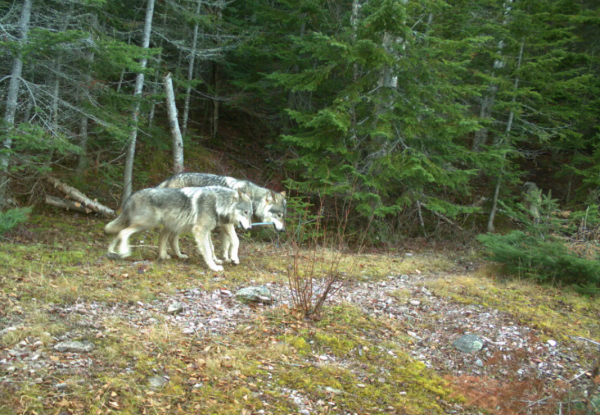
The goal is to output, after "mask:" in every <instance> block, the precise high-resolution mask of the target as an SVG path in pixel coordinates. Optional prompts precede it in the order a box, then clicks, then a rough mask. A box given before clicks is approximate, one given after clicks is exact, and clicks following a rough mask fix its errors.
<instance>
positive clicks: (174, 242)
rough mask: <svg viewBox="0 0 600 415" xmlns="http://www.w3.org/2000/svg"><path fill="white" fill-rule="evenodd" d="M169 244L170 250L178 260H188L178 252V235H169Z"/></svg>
mask: <svg viewBox="0 0 600 415" xmlns="http://www.w3.org/2000/svg"><path fill="white" fill-rule="evenodd" d="M169 243H170V245H171V249H172V250H173V252H174V253H175V255H176V256H177V258H180V259H188V258H189V257H188V256H187V255H185V254H182V253H181V251H180V250H179V234H178V233H175V232H173V233H172V234H170V235H169Z"/></svg>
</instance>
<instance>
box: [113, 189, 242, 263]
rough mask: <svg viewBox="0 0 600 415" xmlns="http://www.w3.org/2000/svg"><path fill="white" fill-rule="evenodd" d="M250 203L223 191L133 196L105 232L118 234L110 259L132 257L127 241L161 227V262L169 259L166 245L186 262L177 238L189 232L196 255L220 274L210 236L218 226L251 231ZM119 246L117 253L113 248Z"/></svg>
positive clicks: (147, 192)
mask: <svg viewBox="0 0 600 415" xmlns="http://www.w3.org/2000/svg"><path fill="white" fill-rule="evenodd" d="M251 218H252V203H251V201H250V198H249V196H248V195H246V194H245V193H243V192H241V191H239V190H237V191H236V190H232V189H228V188H225V187H218V186H209V187H203V188H197V187H196V188H194V187H186V188H182V189H156V188H153V189H143V190H140V191H138V192H136V193H134V194H133V195H132V196H131V197H130V198H129V200H127V203H126V204H125V207H124V208H123V212H121V214H120V215H119V217H118V218H117V219H115V220H114V221H112V222H110V223H109V224H108V225H106V227H105V228H104V231H105V232H106V233H108V234H117V236H116V237H115V238H114V239H113V241H112V242H111V243H110V245H109V247H108V256H109V257H111V258H115V257H116V258H126V257H128V256H129V255H131V250H130V247H129V237H130V236H131V235H133V234H135V233H138V232H142V231H145V230H149V229H153V228H155V227H157V226H158V225H161V224H162V225H163V229H162V231H161V232H160V236H159V238H158V254H159V258H160V259H169V258H170V257H169V255H167V249H166V245H167V241H170V243H171V248H172V249H173V252H174V253H175V255H177V256H178V257H179V258H187V256H185V255H183V254H182V253H181V252H180V250H179V235H180V234H181V233H183V232H190V231H191V232H192V234H193V235H194V238H195V240H196V244H197V246H198V251H199V252H200V254H201V255H202V257H203V259H204V261H205V262H206V264H207V265H208V267H209V268H210V269H212V270H213V271H222V270H223V267H221V266H220V265H219V264H220V261H219V260H216V256H215V255H214V248H213V246H212V241H211V238H210V233H211V231H213V230H214V229H215V228H216V227H217V226H220V227H224V226H227V227H231V229H233V227H234V226H239V227H242V228H243V229H250V228H251V227H252V224H251ZM117 243H118V244H119V248H118V252H115V247H116V246H117Z"/></svg>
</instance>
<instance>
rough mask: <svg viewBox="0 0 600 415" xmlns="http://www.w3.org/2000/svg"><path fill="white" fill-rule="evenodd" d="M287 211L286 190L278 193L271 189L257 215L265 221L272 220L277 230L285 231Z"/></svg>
mask: <svg viewBox="0 0 600 415" xmlns="http://www.w3.org/2000/svg"><path fill="white" fill-rule="evenodd" d="M286 213H287V204H286V201H285V192H281V193H276V192H274V191H272V190H271V191H270V192H269V194H268V195H267V196H266V197H265V199H264V200H263V203H262V204H261V206H260V209H259V210H258V211H257V212H256V216H258V217H259V219H260V220H261V221H263V222H272V223H273V226H274V227H275V230H276V231H277V232H284V231H285V215H286Z"/></svg>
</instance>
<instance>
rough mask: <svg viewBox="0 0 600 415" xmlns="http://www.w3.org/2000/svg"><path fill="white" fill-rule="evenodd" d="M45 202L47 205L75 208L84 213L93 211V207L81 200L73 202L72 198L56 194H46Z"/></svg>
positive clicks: (68, 208) (67, 208)
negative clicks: (80, 201)
mask: <svg viewBox="0 0 600 415" xmlns="http://www.w3.org/2000/svg"><path fill="white" fill-rule="evenodd" d="M45 202H46V204H47V205H50V206H54V207H57V208H61V209H66V210H74V211H77V212H82V213H91V212H92V210H91V209H88V208H86V207H85V206H83V205H82V204H81V203H79V202H73V201H71V200H67V199H61V198H59V197H55V196H48V195H46V200H45Z"/></svg>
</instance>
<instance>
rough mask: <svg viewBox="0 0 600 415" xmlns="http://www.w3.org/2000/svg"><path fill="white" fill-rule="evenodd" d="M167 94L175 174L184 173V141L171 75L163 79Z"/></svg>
mask: <svg viewBox="0 0 600 415" xmlns="http://www.w3.org/2000/svg"><path fill="white" fill-rule="evenodd" d="M163 85H164V88H165V93H166V94H167V113H168V114H169V126H170V127H171V135H172V140H173V173H175V174H177V173H181V172H182V171H183V139H182V138H181V131H180V130H179V121H177V107H176V106H175V92H174V91H173V81H172V80H171V73H170V72H169V73H168V74H166V75H165V77H164V79H163Z"/></svg>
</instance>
